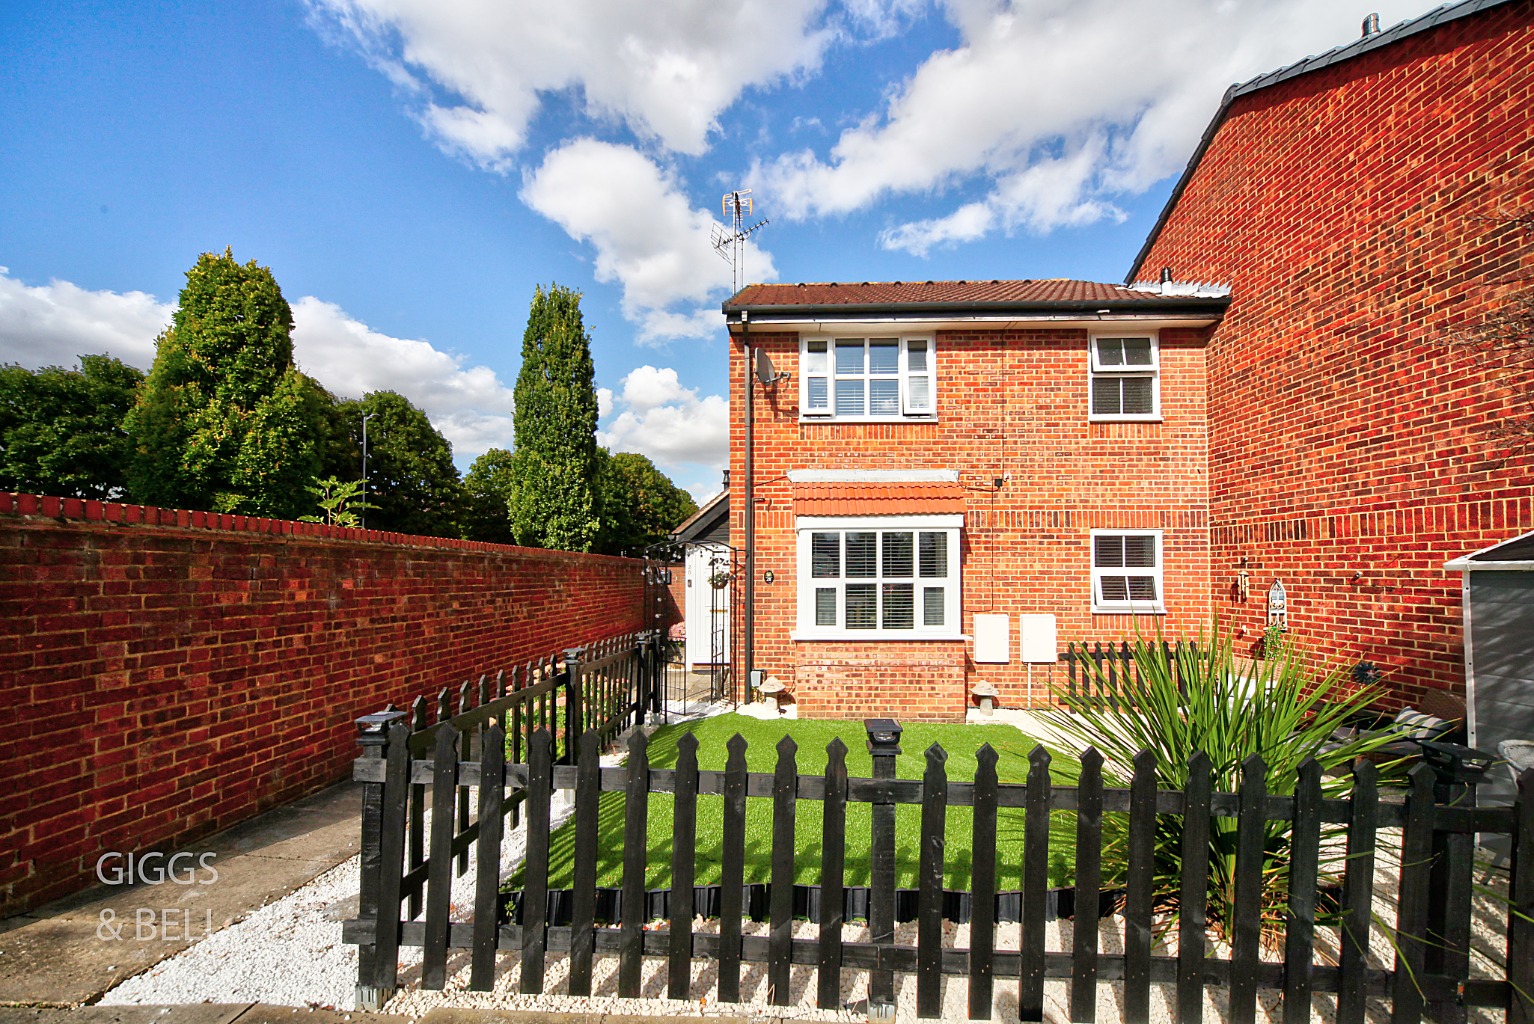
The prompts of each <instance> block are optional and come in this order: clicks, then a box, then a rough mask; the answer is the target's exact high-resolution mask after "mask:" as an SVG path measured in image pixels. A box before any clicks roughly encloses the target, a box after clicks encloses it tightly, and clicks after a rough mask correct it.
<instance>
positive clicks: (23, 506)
mask: <svg viewBox="0 0 1534 1024" xmlns="http://www.w3.org/2000/svg"><path fill="white" fill-rule="evenodd" d="M5 514H8V515H16V516H36V517H40V518H44V519H56V520H64V521H70V520H73V521H77V522H86V523H120V524H122V525H124V526H160V527H166V526H169V527H181V528H185V529H192V530H218V531H224V532H228V533H257V534H269V535H275V536H287V537H305V538H315V539H320V540H344V541H366V542H368V543H374V544H392V545H399V546H404V547H416V548H451V549H456V550H459V551H505V552H508V553H510V552H516V553H518V554H522V555H539V554H551V553H559V554H580V555H581V556H582V557H583V558H611V559H613V560H614V561H631V559H627V558H623V557H622V556H620V555H598V554H588V553H585V552H569V551H559V552H555V551H553V550H551V549H547V548H528V547H522V546H520V545H516V544H497V543H494V542H492V541H484V540H460V539H459V538H457V537H428V536H425V535H423V534H415V533H395V532H393V531H392V530H362V529H353V528H350V527H344V526H330V525H327V524H325V523H304V522H299V521H298V520H296V519H265V518H262V517H261V516H240V515H232V514H229V513H223V512H198V511H193V510H189V509H170V508H159V507H157V506H154V505H128V504H123V503H121V502H116V501H99V500H96V499H91V498H60V497H55V496H52V495H46V494H21V493H9V492H3V491H0V515H5Z"/></svg>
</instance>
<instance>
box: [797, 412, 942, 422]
mask: <svg viewBox="0 0 1534 1024" xmlns="http://www.w3.org/2000/svg"><path fill="white" fill-rule="evenodd" d="M799 422H800V423H824V424H828V425H829V424H834V423H936V422H937V415H936V414H933V415H931V416H925V415H923V416H813V415H805V414H803V413H801V414H800V415H799Z"/></svg>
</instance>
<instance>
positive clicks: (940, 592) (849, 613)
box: [794, 515, 964, 640]
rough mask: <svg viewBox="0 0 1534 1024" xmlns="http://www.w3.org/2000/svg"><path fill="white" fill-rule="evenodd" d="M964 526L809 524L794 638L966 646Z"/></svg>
mask: <svg viewBox="0 0 1534 1024" xmlns="http://www.w3.org/2000/svg"><path fill="white" fill-rule="evenodd" d="M963 520H964V517H963V516H961V515H941V516H865V517H840V516H837V517H829V516H828V517H819V516H816V517H801V518H800V519H799V520H798V521H797V523H796V524H795V527H796V530H797V533H798V546H799V558H798V580H799V588H798V591H799V592H798V599H799V615H798V620H799V621H798V628H797V630H796V631H795V634H794V638H795V639H798V640H931V639H958V638H959V637H960V636H961V635H962V633H961V630H960V620H959V607H960V606H959V532H960V529H961V528H962V526H963Z"/></svg>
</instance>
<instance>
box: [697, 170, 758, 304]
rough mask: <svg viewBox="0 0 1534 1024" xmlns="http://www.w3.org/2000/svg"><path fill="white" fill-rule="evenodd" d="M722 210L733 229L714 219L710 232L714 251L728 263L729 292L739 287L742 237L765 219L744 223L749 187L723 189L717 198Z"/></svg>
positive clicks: (748, 209) (748, 200)
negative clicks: (723, 191)
mask: <svg viewBox="0 0 1534 1024" xmlns="http://www.w3.org/2000/svg"><path fill="white" fill-rule="evenodd" d="M720 207H721V208H722V209H723V211H724V217H725V219H726V220H728V221H730V222H731V223H732V224H733V225H734V230H733V231H732V230H729V229H727V228H725V227H724V226H723V225H721V224H719V223H717V222H715V224H714V226H713V229H712V230H711V231H710V236H711V237H712V239H713V243H714V251H715V252H717V253H718V254H719V258H720V259H722V260H724V261H725V262H726V263H728V264H729V265H730V286H731V287H730V294H731V295H734V294H735V293H736V292H738V291H740V279H741V276H742V269H743V267H744V264H745V251H746V239H748V238H750V237H751V235H752V234H754V233H755V232H756V231H759V230H760V229H761V228H763V227H765V226H766V225H767V221H766V220H765V219H764V220H759V221H757V222H756V223H755V224H752V225H751V226H750V227H746V226H745V225H746V218H747V217H749V216H751V212H752V211H751V190H750V189H749V188H738V189H736V190H735V191H733V192H726V193H725V194H724V199H723V200H722V201H721V202H720Z"/></svg>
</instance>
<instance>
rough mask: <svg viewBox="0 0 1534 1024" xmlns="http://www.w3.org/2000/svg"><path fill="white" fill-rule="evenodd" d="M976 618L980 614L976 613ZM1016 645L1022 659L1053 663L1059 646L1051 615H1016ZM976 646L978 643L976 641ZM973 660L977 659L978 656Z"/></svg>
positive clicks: (1039, 663)
mask: <svg viewBox="0 0 1534 1024" xmlns="http://www.w3.org/2000/svg"><path fill="white" fill-rule="evenodd" d="M975 618H976V619H979V618H980V616H978V615H976V616H975ZM1017 638H1018V647H1020V648H1021V655H1022V659H1023V660H1024V661H1026V662H1028V663H1030V664H1034V665H1053V664H1054V663H1055V658H1056V657H1058V655H1057V654H1056V651H1058V650H1059V647H1058V645H1057V643H1056V639H1055V617H1054V616H1053V615H1019V616H1018V617H1017ZM976 646H977V648H978V643H977V645H976ZM975 660H977V661H978V660H979V659H978V658H977V659H975Z"/></svg>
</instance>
